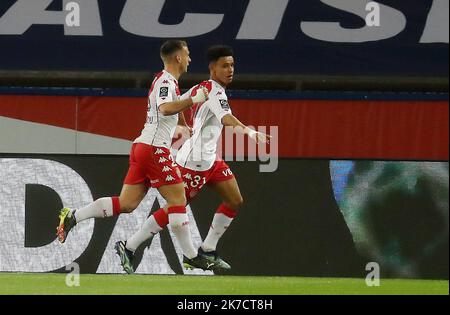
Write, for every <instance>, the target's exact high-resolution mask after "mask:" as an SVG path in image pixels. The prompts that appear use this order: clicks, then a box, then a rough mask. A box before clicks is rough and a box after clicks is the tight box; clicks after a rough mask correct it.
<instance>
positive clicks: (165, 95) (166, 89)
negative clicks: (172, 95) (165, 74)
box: [159, 87, 169, 97]
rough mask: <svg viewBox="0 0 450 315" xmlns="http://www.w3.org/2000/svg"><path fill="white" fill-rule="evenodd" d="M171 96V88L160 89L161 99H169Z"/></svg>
mask: <svg viewBox="0 0 450 315" xmlns="http://www.w3.org/2000/svg"><path fill="white" fill-rule="evenodd" d="M167 96H169V88H168V87H162V88H160V89H159V97H167Z"/></svg>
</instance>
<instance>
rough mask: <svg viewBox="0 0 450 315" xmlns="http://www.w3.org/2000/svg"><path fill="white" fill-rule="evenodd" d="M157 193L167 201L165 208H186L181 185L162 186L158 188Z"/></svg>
mask: <svg viewBox="0 0 450 315" xmlns="http://www.w3.org/2000/svg"><path fill="white" fill-rule="evenodd" d="M158 191H159V193H160V194H161V196H163V198H164V199H165V200H166V201H167V207H172V206H186V196H185V192H184V185H183V183H178V184H173V185H163V186H160V187H158Z"/></svg>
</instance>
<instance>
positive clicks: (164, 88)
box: [134, 70, 180, 149]
mask: <svg viewBox="0 0 450 315" xmlns="http://www.w3.org/2000/svg"><path fill="white" fill-rule="evenodd" d="M179 97H180V89H179V88H178V81H177V80H176V79H175V78H174V77H173V76H172V75H171V74H170V73H169V72H167V71H165V70H163V71H162V72H160V73H158V74H157V75H156V77H155V79H154V80H153V83H152V86H151V88H150V91H149V93H148V110H147V121H146V123H145V126H144V129H143V130H142V133H141V135H140V136H139V137H138V138H136V140H134V143H145V144H148V145H152V146H156V147H164V148H167V149H170V146H171V145H172V137H173V135H174V133H175V128H176V126H177V124H178V114H175V115H171V116H164V115H163V114H161V112H160V111H159V106H161V105H162V104H164V103H167V102H173V101H177V100H178V99H179Z"/></svg>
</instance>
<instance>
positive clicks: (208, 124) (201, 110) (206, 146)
mask: <svg viewBox="0 0 450 315" xmlns="http://www.w3.org/2000/svg"><path fill="white" fill-rule="evenodd" d="M201 87H205V88H207V89H208V91H209V99H208V100H207V101H206V102H204V103H202V104H195V105H194V106H193V108H194V119H193V121H194V125H193V135H192V137H191V138H190V139H188V140H187V141H186V142H185V143H184V144H183V145H182V147H181V148H180V150H179V151H178V153H177V157H176V162H177V163H178V165H180V166H182V167H185V168H188V169H191V170H196V171H206V170H208V169H210V168H211V167H212V166H213V164H214V161H215V160H216V154H217V142H218V140H219V138H220V135H221V133H222V130H223V125H222V118H223V117H224V116H225V115H228V114H231V108H230V106H229V105H228V98H227V95H226V93H225V89H224V88H223V87H222V86H221V85H220V84H219V83H217V82H215V81H213V80H209V81H205V82H202V83H200V84H199V85H197V86H194V87H193V88H191V89H190V90H189V91H188V92H187V93H185V94H183V96H182V97H181V98H182V99H184V98H187V97H191V96H193V95H195V94H196V90H198V89H199V88H201Z"/></svg>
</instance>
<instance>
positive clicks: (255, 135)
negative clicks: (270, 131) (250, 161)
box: [249, 130, 272, 143]
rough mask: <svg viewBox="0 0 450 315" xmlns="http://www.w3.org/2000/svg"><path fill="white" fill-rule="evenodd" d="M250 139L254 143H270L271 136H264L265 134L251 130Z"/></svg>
mask: <svg viewBox="0 0 450 315" xmlns="http://www.w3.org/2000/svg"><path fill="white" fill-rule="evenodd" d="M249 136H250V138H252V139H253V140H255V142H256V143H270V139H272V136H269V135H266V134H265V133H262V132H258V131H256V130H251V131H250V133H249Z"/></svg>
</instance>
